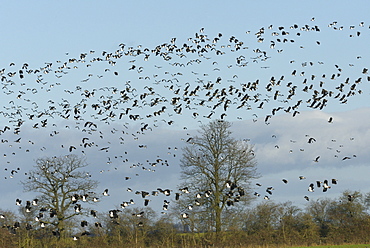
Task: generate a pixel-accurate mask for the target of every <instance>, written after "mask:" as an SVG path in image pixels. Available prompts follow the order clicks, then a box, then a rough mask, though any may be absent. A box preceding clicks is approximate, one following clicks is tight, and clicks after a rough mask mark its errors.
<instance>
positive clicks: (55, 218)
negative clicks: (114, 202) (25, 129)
mask: <svg viewBox="0 0 370 248" xmlns="http://www.w3.org/2000/svg"><path fill="white" fill-rule="evenodd" d="M86 166H87V163H86V162H85V159H84V158H81V157H78V156H76V155H66V156H60V157H45V158H39V159H37V160H36V165H35V166H34V169H33V170H31V171H29V172H28V176H29V177H28V179H26V180H25V181H22V182H21V183H22V185H23V188H24V191H26V192H38V193H40V194H41V195H40V196H39V197H38V200H39V201H38V203H37V206H34V205H31V206H32V208H39V210H42V211H40V213H42V214H41V215H40V216H39V217H40V218H39V222H40V223H43V224H44V225H48V224H49V225H52V226H54V227H55V228H56V229H55V230H56V232H57V233H58V234H62V233H64V231H65V228H66V222H67V221H69V220H71V219H72V218H73V217H75V216H77V215H81V214H84V213H86V212H87V209H85V208H84V206H83V204H85V203H92V202H94V201H93V197H94V196H95V193H94V192H91V191H92V190H94V189H95V188H96V187H97V185H98V182H97V181H95V180H92V179H91V178H90V175H89V173H87V172H86V171H81V169H83V168H85V167H86ZM26 207H27V206H26ZM29 207H30V206H28V208H29ZM32 212H34V211H32Z"/></svg>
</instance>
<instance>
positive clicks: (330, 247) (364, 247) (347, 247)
mask: <svg viewBox="0 0 370 248" xmlns="http://www.w3.org/2000/svg"><path fill="white" fill-rule="evenodd" d="M313 247H314V248H370V244H362V245H319V246H294V247H291V248H313Z"/></svg>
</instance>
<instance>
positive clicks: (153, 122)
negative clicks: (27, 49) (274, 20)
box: [0, 18, 370, 239]
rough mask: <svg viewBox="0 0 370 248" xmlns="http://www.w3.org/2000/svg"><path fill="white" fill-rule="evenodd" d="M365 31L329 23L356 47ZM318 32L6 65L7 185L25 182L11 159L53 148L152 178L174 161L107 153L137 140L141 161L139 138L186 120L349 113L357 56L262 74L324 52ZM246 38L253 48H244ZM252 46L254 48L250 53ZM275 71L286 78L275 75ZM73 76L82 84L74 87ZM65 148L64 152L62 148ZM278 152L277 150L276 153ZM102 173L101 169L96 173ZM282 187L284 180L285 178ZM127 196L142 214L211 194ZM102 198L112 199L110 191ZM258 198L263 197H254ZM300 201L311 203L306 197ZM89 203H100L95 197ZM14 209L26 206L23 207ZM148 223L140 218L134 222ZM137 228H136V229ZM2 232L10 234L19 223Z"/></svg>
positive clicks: (286, 31) (264, 31)
mask: <svg viewBox="0 0 370 248" xmlns="http://www.w3.org/2000/svg"><path fill="white" fill-rule="evenodd" d="M328 29H329V30H328ZM369 29H370V26H366V25H365V23H364V22H360V23H359V24H357V25H350V26H341V25H339V24H338V22H332V23H330V24H329V25H328V26H327V29H325V32H342V31H346V33H345V34H346V35H348V36H349V37H347V36H345V35H343V39H347V38H349V39H362V38H363V37H364V36H366V35H368V32H369ZM320 32H323V28H322V27H320V26H319V25H316V24H315V19H314V18H313V19H312V20H311V24H305V25H298V24H292V25H290V26H277V27H275V26H273V25H269V26H267V28H264V27H261V28H260V29H258V30H257V31H256V32H251V31H247V32H246V34H244V36H243V38H238V37H236V36H230V37H225V36H224V35H223V34H222V33H218V34H216V35H214V36H212V37H211V36H209V35H207V34H205V31H204V29H203V28H202V29H201V30H200V31H199V32H197V33H195V35H194V37H191V38H188V39H187V40H186V41H184V42H182V41H180V42H179V41H178V40H177V38H172V39H171V40H170V41H169V42H168V43H163V44H160V45H158V46H155V47H154V48H147V47H143V46H142V45H138V46H136V47H134V46H128V45H126V44H124V43H121V44H119V46H118V49H117V50H115V51H113V52H108V51H103V52H101V53H100V54H98V53H97V52H95V51H93V50H90V51H88V52H83V53H81V54H79V55H78V56H76V57H71V58H67V59H64V60H58V61H56V62H46V63H45V64H44V65H42V66H41V67H31V66H30V65H29V64H28V63H23V64H21V65H16V64H14V63H10V64H9V66H7V67H5V68H2V69H1V70H0V77H1V88H2V92H1V93H2V99H3V101H4V107H3V109H2V110H1V111H0V114H1V116H2V117H3V118H2V122H1V125H2V128H1V129H0V139H1V142H0V146H1V147H2V148H4V149H3V150H4V152H5V153H4V156H3V158H2V159H3V160H2V161H1V162H2V163H3V164H5V166H6V168H4V170H5V172H6V175H5V177H4V178H5V179H11V178H14V177H17V176H18V175H21V174H22V173H19V171H20V170H21V168H20V167H14V166H13V163H12V160H13V159H14V158H15V157H17V155H19V154H21V155H22V156H23V155H25V154H34V155H31V156H39V155H40V154H45V153H43V152H45V151H48V148H49V146H51V147H52V150H53V152H54V151H56V150H57V149H60V150H59V151H58V153H81V154H85V153H88V152H89V151H91V152H98V153H100V154H101V155H103V156H105V154H108V156H105V157H107V164H108V165H109V164H111V163H113V161H121V162H122V163H123V164H124V165H128V164H130V165H129V166H130V168H135V167H139V168H142V169H143V170H145V171H150V172H155V169H154V167H156V166H165V167H167V166H169V165H170V162H169V160H170V159H165V158H162V157H160V156H157V157H156V158H155V159H153V160H152V159H147V160H146V165H144V164H143V163H140V162H139V163H130V161H129V159H128V158H129V157H130V154H129V153H128V152H127V151H123V152H121V154H111V150H113V147H116V146H122V148H124V147H125V145H127V144H132V141H135V142H137V143H136V144H137V145H136V148H137V149H139V150H140V151H142V154H145V149H146V148H147V144H143V143H139V141H140V140H141V139H142V138H143V137H144V136H145V134H148V133H150V132H154V131H155V130H156V129H160V128H171V127H173V126H174V127H179V126H182V128H183V129H184V130H186V129H187V128H188V127H187V126H186V125H183V123H187V122H189V120H190V121H191V120H194V122H195V123H198V122H200V123H202V121H207V120H209V119H214V118H218V119H221V120H243V119H247V120H248V119H251V120H252V121H253V122H258V123H260V122H262V123H263V124H264V125H269V124H270V123H271V122H272V119H273V118H274V116H275V115H278V114H281V113H286V114H290V115H291V116H292V117H293V118H294V117H296V116H297V115H299V114H300V111H302V110H307V109H316V110H324V109H325V107H327V106H328V104H329V103H330V104H347V103H348V102H349V101H350V99H351V98H353V97H355V96H359V95H361V94H363V93H365V92H366V93H367V88H366V83H368V82H370V76H368V68H366V67H360V68H357V67H356V61H360V60H361V59H362V57H361V56H359V55H357V56H356V57H355V58H351V61H350V62H349V63H348V64H347V65H343V64H342V65H340V64H332V65H330V64H329V65H327V62H326V61H325V59H323V60H319V61H314V60H312V61H310V60H307V61H306V60H305V61H300V58H295V59H289V60H288V61H286V64H285V65H282V66H285V67H287V68H292V70H291V71H289V72H288V73H287V74H280V75H276V74H275V75H272V74H269V73H268V72H269V70H270V69H271V63H272V61H274V59H275V58H276V57H279V56H283V55H284V54H285V53H286V52H289V49H296V50H303V49H307V47H308V48H309V49H313V50H314V49H315V48H311V47H312V46H314V47H320V46H324V45H325V41H318V40H312V38H310V34H311V33H314V34H315V35H314V37H317V34H319V33H320ZM245 35H247V38H249V39H250V41H248V42H246V41H243V40H244V38H245ZM310 42H311V43H310ZM303 44H305V45H303ZM252 46H253V47H255V48H250V47H252ZM257 46H258V47H257ZM296 50H294V51H296ZM230 55H231V58H230ZM66 56H69V54H66ZM270 61H271V63H270ZM153 63H154V64H153ZM257 70H258V73H259V72H261V73H260V74H253V73H252V74H251V75H256V76H255V77H254V76H252V77H250V76H249V75H248V73H251V71H257ZM279 70H280V71H284V70H285V69H284V67H281V68H280V67H279ZM322 70H324V72H323V73H322V74H321V73H320V74H315V71H322ZM275 72H276V71H275ZM348 74H350V75H352V76H348ZM343 75H347V76H343ZM353 75H356V76H353ZM79 77H80V78H82V79H76V78H79ZM71 82H72V83H71ZM5 101H6V102H5ZM260 113H262V114H260ZM235 117H236V118H235ZM4 120H6V121H5V123H4ZM327 122H328V125H329V124H331V123H333V122H335V119H333V117H330V118H329V119H328V120H327ZM132 130H134V131H132ZM30 133H35V134H40V135H42V134H45V133H47V134H48V138H47V142H40V140H39V139H38V138H37V137H36V136H35V135H33V136H32V135H30ZM22 134H23V135H25V136H26V137H24V136H22ZM65 134H69V135H70V134H72V136H73V137H74V138H71V139H69V140H67V139H62V138H60V137H61V136H63V135H65ZM70 136H71V135H70ZM189 136H191V135H189ZM307 138H308V141H307V143H309V144H313V143H315V142H316V138H314V137H310V136H308V137H307ZM191 139H192V138H191V137H185V138H183V141H185V143H191ZM61 141H62V142H63V143H58V142H61ZM291 142H292V143H294V141H291ZM51 143H53V144H52V145H51ZM275 149H279V145H278V144H277V145H276V146H275ZM328 149H329V148H328ZM177 150H178V148H177V147H168V154H169V155H171V158H173V157H176V152H177ZM121 151H122V150H121ZM337 151H338V150H337ZM338 153H339V152H338ZM336 156H338V154H336ZM353 157H356V155H351V156H345V157H343V158H342V160H348V159H350V158H353ZM319 159H320V156H317V157H315V158H314V159H313V161H314V162H319ZM115 169H117V168H115ZM106 170H107V169H106V168H102V169H101V170H100V173H104V172H105V171H106ZM25 174H27V173H25ZM136 176H138V174H136ZM130 179H131V177H130V176H127V177H125V180H130ZM300 179H303V178H300ZM329 182H331V185H334V184H336V183H337V180H336V179H331V180H329V179H325V180H324V181H320V180H318V181H316V184H315V183H310V184H309V186H308V191H309V192H314V190H315V189H316V188H320V187H321V188H322V189H323V191H324V192H325V191H327V190H328V189H330V188H331V185H329ZM283 183H285V184H287V183H288V181H287V180H286V179H283ZM229 184H230V185H229ZM228 188H230V191H229V192H225V194H230V199H229V200H228V203H227V206H228V207H232V206H233V205H234V203H235V202H238V201H239V200H240V197H243V196H244V195H245V194H246V193H245V192H244V190H243V189H242V188H241V187H238V186H237V185H233V184H232V182H228ZM273 189H274V188H273V187H268V188H267V189H266V193H267V195H265V196H264V198H265V199H269V198H270V195H272V191H273ZM127 191H128V192H133V193H134V194H137V195H141V196H142V198H143V206H144V207H146V206H148V205H149V203H150V201H151V199H149V198H148V197H149V196H157V195H159V194H164V196H171V195H172V196H173V195H174V196H175V201H176V200H178V199H179V197H180V195H181V194H189V193H191V194H194V204H193V205H194V206H199V205H201V199H202V197H210V196H211V194H212V191H206V192H196V193H194V192H189V191H188V189H186V188H183V189H178V190H172V189H164V190H163V189H161V188H158V189H156V190H148V191H145V190H144V191H141V190H138V191H135V190H132V189H130V188H128V189H127ZM171 193H172V194H171ZM102 195H103V196H104V197H105V196H109V194H108V189H107V190H106V191H104V192H103V193H102ZM255 195H256V196H260V195H261V194H260V193H257V192H256V193H255ZM86 198H87V196H84V195H82V196H79V195H73V196H71V201H73V202H74V204H75V208H74V209H75V211H76V212H78V211H80V210H81V204H79V203H78V202H79V201H82V202H85V201H88V200H87V199H86ZM304 198H305V199H306V200H307V201H308V200H309V197H308V196H304ZM91 200H92V201H98V199H97V198H93V199H91ZM16 203H17V205H19V206H23V205H22V203H21V200H19V199H17V202H16ZM134 203H135V202H134V200H133V199H131V200H128V201H123V202H122V203H120V206H121V209H124V208H126V207H128V206H131V205H133V204H134ZM193 205H189V206H188V207H187V210H186V211H185V210H184V211H183V213H182V215H181V217H182V218H184V219H187V218H188V217H189V213H190V212H191V209H192V208H193ZM33 206H37V199H35V200H34V201H27V202H26V205H25V206H23V207H25V210H26V212H27V211H28V212H30V209H31V208H32V207H33ZM168 207H169V201H168V200H165V201H164V202H163V208H162V209H163V211H164V212H165V211H166V210H168ZM121 209H113V210H110V211H109V214H108V215H109V217H110V218H111V219H113V220H114V219H117V218H118V217H119V215H118V213H119V212H120V211H122V210H121ZM42 210H44V209H42ZM43 212H44V211H41V210H40V213H38V214H37V216H36V217H35V218H37V220H36V221H39V222H40V225H41V227H43V225H44V224H43V222H42V221H41V219H42V217H43V215H42V213H43ZM49 214H50V217H51V216H52V215H53V214H54V215H55V213H53V212H52V211H51V212H50V213H49ZM96 214H97V212H96V211H95V210H91V215H92V216H93V217H96V216H97V215H96ZM144 214H145V213H144V212H141V213H138V215H137V217H138V218H140V217H141V216H143V215H144ZM1 218H4V216H2V217H1ZM138 225H139V226H140V225H142V222H141V221H139V222H138ZM86 226H87V222H85V221H83V222H81V227H86ZM95 226H96V227H101V223H100V222H95ZM8 227H9V228H10V229H11V230H13V232H14V230H15V229H17V228H18V227H19V223H18V224H17V223H16V224H14V225H10V226H8ZM28 228H30V227H28ZM85 234H86V233H85ZM76 239H77V238H76Z"/></svg>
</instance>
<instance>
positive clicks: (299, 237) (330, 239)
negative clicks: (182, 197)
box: [0, 191, 370, 248]
mask: <svg viewBox="0 0 370 248" xmlns="http://www.w3.org/2000/svg"><path fill="white" fill-rule="evenodd" d="M369 207H370V194H369V193H368V194H365V195H364V194H361V193H360V192H357V191H355V192H350V191H346V192H343V194H342V196H341V197H339V198H337V199H329V198H320V199H317V200H315V201H312V200H310V201H308V202H307V206H306V207H305V208H304V209H302V208H298V207H297V206H295V205H294V204H293V203H292V202H285V203H275V202H273V201H272V200H266V201H263V202H261V203H259V204H257V205H255V206H254V207H249V208H245V209H241V208H238V209H232V208H230V210H229V211H227V212H226V213H225V216H224V220H223V231H222V232H221V233H219V234H218V235H216V233H215V232H214V231H212V228H213V227H212V226H209V225H208V223H211V221H209V218H211V217H210V216H208V214H207V213H206V212H203V213H201V212H199V213H196V214H194V215H193V217H192V218H187V219H183V218H181V216H179V214H178V213H177V212H176V211H173V212H168V213H167V214H161V216H157V215H156V213H155V212H154V211H153V210H151V209H150V208H148V207H146V208H131V209H129V208H127V209H122V211H121V212H117V214H118V218H114V219H112V218H111V217H109V215H107V214H103V213H102V214H101V215H100V216H97V218H94V219H91V220H90V219H89V221H88V223H86V222H84V219H79V220H73V221H70V222H69V225H68V226H67V227H66V228H67V229H68V231H67V232H66V236H65V237H60V236H58V232H57V231H56V230H53V229H52V225H50V226H49V225H45V227H41V226H40V223H39V222H37V221H35V220H34V219H33V218H30V217H29V216H28V214H29V213H22V212H21V211H20V214H17V215H16V214H15V213H13V212H11V211H3V212H1V214H2V217H1V219H0V222H1V224H2V227H3V228H2V229H0V247H9V248H11V247H48V248H50V247H90V248H93V247H256V246H263V247H286V246H312V245H323V244H333V245H334V244H345V243H350V244H367V243H370V235H369V233H370V214H369V212H368V210H369ZM140 211H145V214H144V215H143V216H139V217H138V216H137V214H136V213H140ZM80 218H81V217H80ZM82 222H84V225H82ZM96 223H99V225H97V224H96ZM86 224H87V226H86Z"/></svg>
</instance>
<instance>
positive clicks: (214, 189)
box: [180, 120, 258, 233]
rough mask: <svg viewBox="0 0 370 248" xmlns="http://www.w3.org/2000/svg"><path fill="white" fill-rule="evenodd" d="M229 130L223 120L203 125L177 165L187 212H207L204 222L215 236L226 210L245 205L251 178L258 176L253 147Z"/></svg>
mask: <svg viewBox="0 0 370 248" xmlns="http://www.w3.org/2000/svg"><path fill="white" fill-rule="evenodd" d="M230 127H231V123H229V122H227V121H222V120H214V121H211V122H210V123H209V124H207V125H202V126H201V130H200V131H199V134H200V136H196V137H193V138H190V139H188V141H187V142H188V143H189V145H188V146H187V147H185V148H184V149H183V157H182V159H181V162H180V165H181V168H182V175H181V177H182V178H181V179H182V180H183V184H182V185H181V187H183V189H184V188H186V189H188V191H189V192H190V193H188V194H185V193H183V194H182V195H183V196H182V197H184V196H185V195H186V196H187V197H186V198H185V200H186V199H187V200H188V209H189V210H187V211H189V212H190V211H193V213H195V212H203V213H204V212H206V213H207V214H208V216H203V219H204V220H203V222H207V223H209V226H210V227H211V228H212V229H213V230H216V232H217V233H218V232H220V231H221V229H222V213H223V211H224V210H225V208H227V207H230V208H231V207H233V206H234V204H235V205H237V204H239V203H237V202H239V201H242V202H244V203H246V202H248V201H249V200H250V199H251V198H250V197H248V196H249V195H250V193H251V191H250V182H251V179H254V178H257V177H258V174H257V172H256V165H257V163H256V160H255V156H254V152H253V146H252V145H249V144H248V143H247V142H245V141H239V140H236V139H234V138H232V137H231V134H232V133H231V131H230ZM185 191H186V190H183V192H185ZM186 193H187V192H186ZM189 200H190V201H189ZM180 206H181V204H180ZM190 209H191V210H190ZM183 217H184V218H187V217H188V213H184V214H183ZM189 219H190V218H189Z"/></svg>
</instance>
